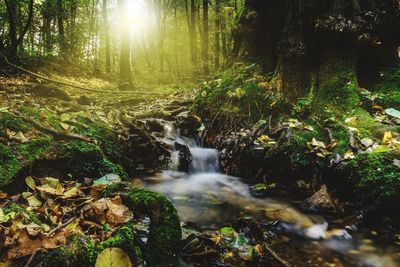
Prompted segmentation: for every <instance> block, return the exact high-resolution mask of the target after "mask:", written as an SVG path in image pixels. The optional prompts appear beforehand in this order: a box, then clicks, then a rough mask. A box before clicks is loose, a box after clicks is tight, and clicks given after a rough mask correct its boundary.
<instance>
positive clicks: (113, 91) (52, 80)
mask: <svg viewBox="0 0 400 267" xmlns="http://www.w3.org/2000/svg"><path fill="white" fill-rule="evenodd" d="M4 59H5V62H6V63H7V64H9V65H10V66H13V67H14V68H17V69H19V70H21V71H23V72H25V73H28V74H30V75H33V76H35V77H38V78H40V79H43V80H47V81H50V82H53V83H58V84H62V85H66V86H70V87H74V88H77V89H80V90H84V91H89V92H97V93H109V94H138V93H140V94H144V95H166V93H157V92H143V91H137V90H134V91H119V90H100V89H92V88H86V87H83V86H80V85H77V84H72V83H68V82H62V81H59V80H55V79H51V78H49V77H46V76H44V75H40V74H38V73H35V72H32V71H30V70H27V69H24V68H22V67H20V66H18V65H15V64H13V63H11V62H9V61H8V59H7V58H6V57H5V58H4ZM115 89H117V88H115Z"/></svg>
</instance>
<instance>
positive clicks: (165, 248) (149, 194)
mask: <svg viewBox="0 0 400 267" xmlns="http://www.w3.org/2000/svg"><path fill="white" fill-rule="evenodd" d="M121 189H123V190H126V188H124V187H123V185H121V184H119V185H112V186H109V187H108V188H107V189H106V190H105V191H104V192H103V193H104V194H110V193H111V192H115V191H120V190H121ZM123 201H124V204H125V205H127V206H128V207H129V208H130V209H131V210H133V211H135V213H136V214H138V213H139V214H143V215H147V216H149V217H150V229H149V232H150V233H149V240H148V242H147V247H146V251H144V257H145V259H146V261H147V262H148V264H149V265H150V266H176V265H177V264H178V257H179V251H180V241H181V238H182V233H181V228H180V220H179V217H178V214H177V212H176V209H175V207H174V206H173V204H172V203H171V201H170V200H169V199H168V198H167V197H166V196H164V195H162V194H160V193H156V192H153V191H150V190H146V189H132V188H129V187H128V191H127V192H126V194H124V195H123Z"/></svg>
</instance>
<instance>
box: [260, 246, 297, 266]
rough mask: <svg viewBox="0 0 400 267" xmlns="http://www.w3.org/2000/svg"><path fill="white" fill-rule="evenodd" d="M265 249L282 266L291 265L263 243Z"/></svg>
mask: <svg viewBox="0 0 400 267" xmlns="http://www.w3.org/2000/svg"><path fill="white" fill-rule="evenodd" d="M264 247H265V249H266V250H267V251H268V252H269V254H271V256H272V257H273V258H274V259H275V260H276V261H277V262H278V263H279V264H280V265H282V266H284V267H291V265H290V264H289V263H288V262H287V261H286V260H284V259H282V258H281V257H280V256H279V255H278V254H276V252H275V251H273V250H272V249H271V248H270V247H269V246H268V245H267V244H264Z"/></svg>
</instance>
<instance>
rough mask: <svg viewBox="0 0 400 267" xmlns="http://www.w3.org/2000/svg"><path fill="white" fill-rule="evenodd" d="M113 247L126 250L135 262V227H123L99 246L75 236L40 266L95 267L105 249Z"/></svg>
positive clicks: (87, 239) (50, 254)
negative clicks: (98, 257)
mask: <svg viewBox="0 0 400 267" xmlns="http://www.w3.org/2000/svg"><path fill="white" fill-rule="evenodd" d="M111 247H117V248H120V249H122V250H124V251H125V252H126V253H127V254H128V255H129V256H130V258H131V259H132V260H134V261H133V262H135V259H136V253H138V251H137V249H136V247H135V235H134V229H133V226H132V225H130V224H127V225H124V226H121V227H120V228H118V230H117V231H116V232H115V234H114V235H113V236H112V237H110V238H109V239H107V240H105V241H102V242H99V243H97V244H96V243H95V242H93V240H91V239H89V238H87V237H83V236H73V237H72V238H70V240H69V241H68V244H67V245H65V246H63V247H61V248H60V249H56V250H53V251H52V252H50V253H49V254H48V255H47V256H46V257H45V258H44V259H42V260H41V261H40V263H39V264H38V266H41V267H57V266H94V265H95V263H96V259H97V256H98V255H99V254H100V253H101V252H102V251H103V250H104V249H106V248H111Z"/></svg>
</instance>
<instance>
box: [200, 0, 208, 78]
mask: <svg viewBox="0 0 400 267" xmlns="http://www.w3.org/2000/svg"><path fill="white" fill-rule="evenodd" d="M201 52H202V63H203V72H204V73H205V74H207V73H208V0H203V41H202V47H201Z"/></svg>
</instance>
